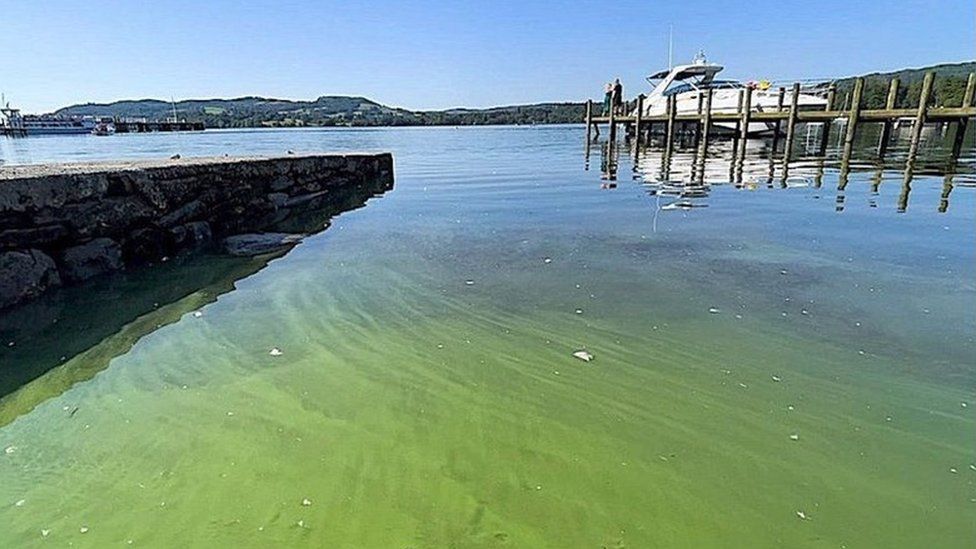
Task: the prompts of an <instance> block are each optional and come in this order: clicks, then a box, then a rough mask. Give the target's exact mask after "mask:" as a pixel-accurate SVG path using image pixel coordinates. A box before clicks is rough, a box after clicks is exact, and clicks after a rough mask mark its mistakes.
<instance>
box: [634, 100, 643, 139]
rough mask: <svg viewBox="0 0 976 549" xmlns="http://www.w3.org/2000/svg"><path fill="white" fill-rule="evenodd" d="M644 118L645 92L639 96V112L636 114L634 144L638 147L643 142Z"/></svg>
mask: <svg viewBox="0 0 976 549" xmlns="http://www.w3.org/2000/svg"><path fill="white" fill-rule="evenodd" d="M642 118H644V94H640V95H638V96H637V113H636V114H635V116H634V144H635V145H636V146H637V147H640V144H641V122H642Z"/></svg>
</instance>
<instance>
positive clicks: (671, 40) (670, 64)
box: [668, 23, 674, 70]
mask: <svg viewBox="0 0 976 549" xmlns="http://www.w3.org/2000/svg"><path fill="white" fill-rule="evenodd" d="M673 68H674V24H673V23H672V24H670V25H668V70H671V69H673Z"/></svg>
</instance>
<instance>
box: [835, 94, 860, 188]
mask: <svg viewBox="0 0 976 549" xmlns="http://www.w3.org/2000/svg"><path fill="white" fill-rule="evenodd" d="M863 93H864V79H863V78H858V79H857V80H855V81H854V92H853V93H852V94H851V109H850V110H849V111H848V112H847V128H845V130H846V131H845V133H844V152H843V154H842V156H841V158H840V174H841V181H840V185H841V187H840V188H843V187H844V186H845V185H847V172H848V171H849V168H850V164H851V153H852V152H853V151H854V134H855V133H856V132H857V122H858V119H859V117H860V116H861V95H862V94H863Z"/></svg>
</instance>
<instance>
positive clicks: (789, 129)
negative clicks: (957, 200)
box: [585, 72, 976, 184]
mask: <svg viewBox="0 0 976 549" xmlns="http://www.w3.org/2000/svg"><path fill="white" fill-rule="evenodd" d="M934 80H935V73H934V72H928V73H926V75H925V78H924V80H923V82H922V89H921V94H920V97H919V102H918V105H917V106H916V107H915V108H907V109H905V108H902V109H898V108H895V98H896V97H897V94H898V88H899V81H898V79H897V78H896V79H893V80H892V81H891V82H890V85H889V88H888V96H887V102H886V105H885V108H883V109H871V110H868V109H862V108H861V107H862V105H861V103H862V94H863V91H864V78H858V79H856V80H855V81H854V88H853V90H852V92H851V93H850V95H849V96H848V97H847V98H846V99H845V101H844V103H845V105H844V106H843V108H841V109H835V108H834V99H835V96H836V86H835V85H833V84H832V85H831V86H830V88H829V89H828V92H827V103H826V108H825V109H823V110H800V109H798V107H797V104H798V99H799V97H800V84H799V83H796V84H793V87H792V90H791V91H790V94H789V106H788V108H784V99H785V96H786V90H785V89H784V88H780V95H779V98H780V99H779V101H778V108H777V109H776V110H773V111H756V110H753V109H752V108H751V95H752V91H753V89H752V88H751V87H747V88H745V89H743V90H742V92H741V94H740V100H739V107H738V109H737V111H735V112H729V111H722V112H713V111H712V101H711V96H712V90H711V89H709V90H705V91H704V92H703V93H700V94H699V97H698V109H697V112H688V113H678V112H676V104H677V103H676V101H674V97H672V98H670V100H669V101H668V103H667V108H666V112H665V113H664V114H658V115H646V114H644V113H643V112H642V111H643V105H644V96H643V95H641V96H638V97H637V100H636V105H637V110H636V113H635V114H634V115H621V114H620V113H615V112H613V109H611V111H610V113H609V116H594V115H593V101H592V100H589V101H587V102H586V118H585V122H586V136H587V144H589V142H590V140H591V139H592V138H593V136H594V135H595V136H596V138H599V135H600V131H599V126H600V124H606V125H607V126H608V129H609V131H608V134H609V142H610V145H611V146H613V144H614V143H615V142H616V135H617V126H619V125H623V126H624V127H625V132H626V135H630V136H633V138H634V139H635V140H636V143H637V145H640V143H641V140H642V139H644V138H645V136H647V135H650V133H651V130H652V129H653V128H654V127H655V126H660V128H661V129H662V130H663V134H664V146H665V149H666V150H667V151H669V152H670V151H671V149H672V147H673V143H674V138H675V133H676V132H677V131H678V130H677V127H678V124H679V123H681V124H684V125H686V126H687V125H691V126H693V128H694V131H695V136H696V142H697V148H698V151H697V157H698V162H699V164H703V163H704V159H705V156H706V152H707V150H708V142H709V139H711V138H713V137H716V135H713V134H715V133H716V132H715V124H716V123H721V122H725V123H728V122H732V123H735V125H736V131H733V132H731V136H732V137H733V138H735V139H739V140H741V143H740V146H738V147H737V148H736V151H735V156H736V161H737V162H738V163H739V164H740V165H741V163H742V161H743V159H744V157H745V152H746V147H745V143H744V142H745V140H746V139H749V138H750V136H749V134H748V131H747V130H748V128H749V124H750V123H751V122H770V123H774V127H775V134H774V141H775V140H778V138H779V137H780V128H781V126H783V125H785V127H786V135H785V138H786V143H785V148H784V152H783V166H784V177H786V176H787V174H788V169H789V168H788V166H789V162H790V159H791V155H792V152H793V143H794V140H795V137H796V127H797V125H798V124H800V123H807V124H809V123H818V124H822V125H823V133H822V134H821V138H820V143H819V145H820V147H819V152H820V154H821V155H823V154H824V152H825V150H826V148H827V142H828V138H829V135H830V131H831V129H832V126H833V123H834V122H837V121H844V122H846V124H845V127H844V130H843V131H844V140H843V149H842V153H841V164H842V166H847V165H849V163H850V160H851V154H852V151H853V148H854V147H853V144H854V137H855V135H856V132H857V129H858V127H859V126H860V125H861V124H863V123H880V124H882V132H881V134H882V135H881V138H880V140H879V143H878V149H877V153H878V156H879V157H884V154H885V152H886V151H887V144H888V141H889V139H890V136H891V128H892V126H893V125H895V124H897V123H899V122H903V121H910V122H911V124H912V131H911V140H910V142H909V150H908V159H907V165H908V168H909V169H908V170H907V173H911V167H912V166H914V164H915V158H916V156H917V154H918V150H919V142H920V141H921V138H922V127H923V125H925V124H926V123H928V122H943V123H945V122H949V123H954V124H955V125H956V134H955V137H954V138H953V139H954V141H953V151H952V152H953V157H954V158H955V157H958V156H959V153H960V152H961V148H962V142H963V136H964V134H965V132H966V128H967V125H968V123H969V119H970V118H974V117H976V106H974V98H973V94H974V91H976V73H970V74H969V81H968V83H967V85H966V91H965V93H964V95H963V99H962V104H961V105H959V106H958V107H944V106H943V107H932V106H930V105H929V102H930V100H931V95H932V89H933V82H934ZM612 99H614V100H615V99H616V97H614V98H612ZM615 103H616V101H612V104H615ZM700 167H701V166H699V169H697V170H696V173H698V175H699V176H700V175H701V172H702V171H703V170H701V169H700ZM842 172H846V170H842ZM907 177H910V176H907ZM842 184H843V182H842Z"/></svg>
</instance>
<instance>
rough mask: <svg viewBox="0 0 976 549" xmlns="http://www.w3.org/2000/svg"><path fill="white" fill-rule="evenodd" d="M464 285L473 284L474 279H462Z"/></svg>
mask: <svg viewBox="0 0 976 549" xmlns="http://www.w3.org/2000/svg"><path fill="white" fill-rule="evenodd" d="M464 285H465V286H474V280H471V279H468V280H465V281H464Z"/></svg>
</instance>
